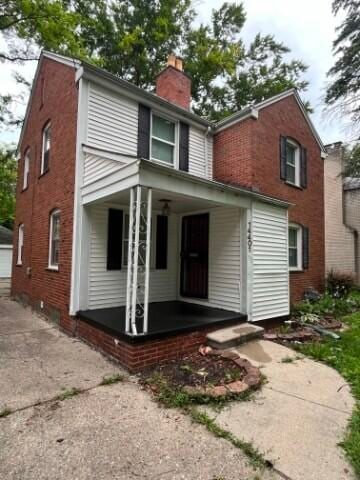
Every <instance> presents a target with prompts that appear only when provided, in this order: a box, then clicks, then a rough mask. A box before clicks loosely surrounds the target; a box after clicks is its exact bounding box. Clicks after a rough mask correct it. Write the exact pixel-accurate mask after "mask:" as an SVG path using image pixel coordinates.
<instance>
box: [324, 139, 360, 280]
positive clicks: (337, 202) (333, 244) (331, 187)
mask: <svg viewBox="0 0 360 480" xmlns="http://www.w3.org/2000/svg"><path fill="white" fill-rule="evenodd" d="M327 151H328V157H327V158H326V160H325V164H324V168H325V171H324V175H325V177H324V192H325V268H326V272H329V271H330V270H332V269H333V270H336V271H341V272H344V273H350V274H352V275H354V274H355V244H354V234H353V232H352V231H351V230H350V229H349V228H348V227H347V226H346V225H345V224H344V222H345V218H344V217H345V215H344V214H345V211H344V196H343V179H342V176H341V173H342V162H343V158H342V157H343V148H342V146H341V145H336V144H335V145H333V146H331V147H329V148H328V149H327ZM359 207H360V205H359ZM359 211H360V210H359Z"/></svg>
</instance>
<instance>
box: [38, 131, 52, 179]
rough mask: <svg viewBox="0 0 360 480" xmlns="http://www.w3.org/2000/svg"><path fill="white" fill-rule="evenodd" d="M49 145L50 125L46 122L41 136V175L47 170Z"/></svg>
mask: <svg viewBox="0 0 360 480" xmlns="http://www.w3.org/2000/svg"><path fill="white" fill-rule="evenodd" d="M50 146H51V125H50V123H48V124H47V125H46V126H45V128H44V130H43V138H42V156H41V170H40V173H41V175H42V174H43V173H46V172H47V171H48V170H49V164H50Z"/></svg>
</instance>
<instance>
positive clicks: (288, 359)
mask: <svg viewBox="0 0 360 480" xmlns="http://www.w3.org/2000/svg"><path fill="white" fill-rule="evenodd" d="M294 361H295V358H294V357H284V358H282V359H281V363H292V362H294Z"/></svg>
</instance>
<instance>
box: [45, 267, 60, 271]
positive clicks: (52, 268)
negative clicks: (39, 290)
mask: <svg viewBox="0 0 360 480" xmlns="http://www.w3.org/2000/svg"><path fill="white" fill-rule="evenodd" d="M46 270H47V271H48V272H58V271H59V267H51V266H50V267H47V268H46Z"/></svg>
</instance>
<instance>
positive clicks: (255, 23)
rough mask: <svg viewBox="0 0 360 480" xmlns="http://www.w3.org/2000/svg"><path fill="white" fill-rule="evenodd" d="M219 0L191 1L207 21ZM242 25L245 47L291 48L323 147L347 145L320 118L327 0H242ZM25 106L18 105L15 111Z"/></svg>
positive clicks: (0, 77)
mask: <svg viewBox="0 0 360 480" xmlns="http://www.w3.org/2000/svg"><path fill="white" fill-rule="evenodd" d="M219 4H221V3H220V1H219V0H200V1H199V0H196V2H195V8H196V10H198V11H199V15H200V19H201V20H202V21H204V22H206V21H208V20H209V18H210V12H211V9H212V8H215V7H218V6H219ZM243 4H244V6H245V10H246V13H247V21H246V24H245V27H244V30H243V35H242V37H243V39H244V40H245V42H249V41H251V39H252V38H253V37H254V36H255V35H256V33H258V32H261V33H263V34H273V35H274V36H275V38H276V40H278V41H282V42H283V43H285V44H286V45H287V46H288V47H290V48H291V51H292V52H291V54H290V57H292V58H297V59H301V60H303V61H304V62H305V63H306V64H307V65H308V66H309V70H308V71H307V73H306V74H305V78H306V79H307V80H308V81H309V82H310V85H309V88H308V91H307V92H305V93H302V97H303V99H304V100H309V101H310V103H311V105H312V107H313V108H314V110H315V112H314V114H313V115H312V120H313V122H314V124H315V127H316V128H317V130H318V132H319V134H320V136H321V138H322V140H323V142H324V143H331V142H335V141H338V140H346V139H347V140H350V139H351V138H350V137H351V133H347V132H346V131H345V130H346V124H345V122H344V121H340V120H337V121H334V120H332V121H330V120H329V118H327V117H326V116H325V115H324V113H323V103H322V97H323V95H324V89H325V85H326V72H327V71H328V70H329V68H330V67H331V66H332V64H333V62H334V59H333V56H332V42H333V40H334V38H335V28H336V25H338V24H339V21H340V18H334V16H333V14H332V12H331V0H302V1H301V2H300V3H299V2H295V1H294V0H293V1H290V0H244V1H243ZM0 47H1V41H0ZM35 67H36V65H34V64H33V63H32V62H31V64H28V65H26V66H25V67H23V68H21V72H22V73H23V74H25V75H26V77H27V78H29V79H31V78H32V76H33V75H34V71H35ZM0 88H1V93H7V92H9V93H14V92H16V91H17V87H16V85H15V84H14V82H13V79H12V76H11V69H10V68H9V67H7V66H5V65H1V64H0ZM24 108H25V107H24V106H21V105H19V106H18V109H19V111H21V110H23V109H24ZM18 135H19V132H18V131H14V132H0V141H3V142H4V141H5V142H16V141H17V139H18Z"/></svg>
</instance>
